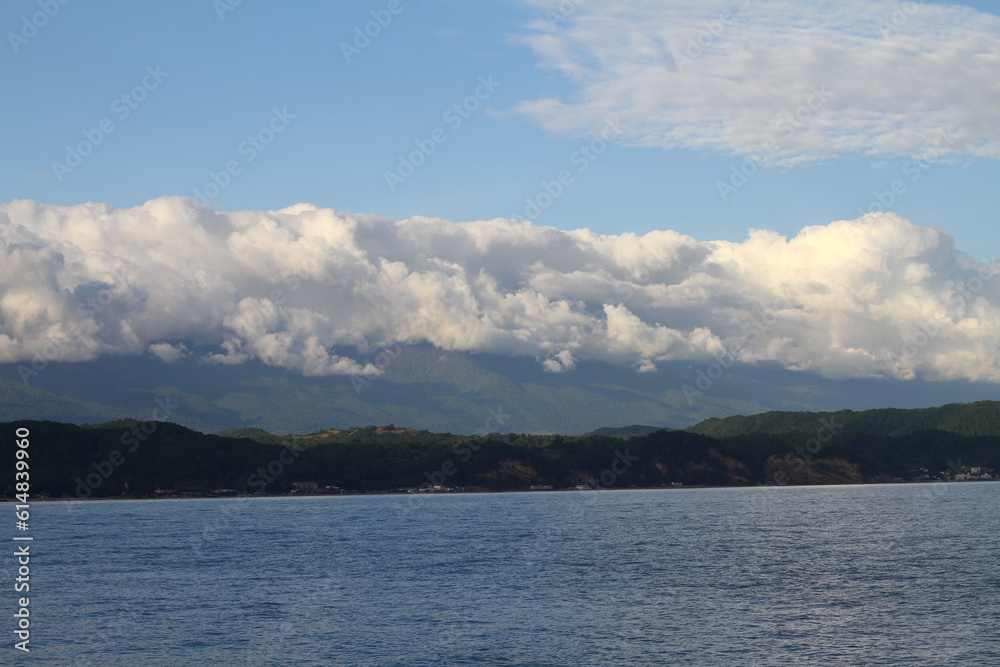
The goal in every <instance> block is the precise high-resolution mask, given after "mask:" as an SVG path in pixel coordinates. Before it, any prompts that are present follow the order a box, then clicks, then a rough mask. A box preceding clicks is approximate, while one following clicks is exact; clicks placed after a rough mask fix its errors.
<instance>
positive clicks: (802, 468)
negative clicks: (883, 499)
mask: <svg viewBox="0 0 1000 667" xmlns="http://www.w3.org/2000/svg"><path fill="white" fill-rule="evenodd" d="M762 472H763V475H764V482H765V483H774V484H869V483H882V482H898V481H901V480H900V479H898V478H895V477H890V476H889V475H884V474H876V475H872V474H865V473H863V472H862V471H861V469H860V467H859V466H858V464H856V463H851V462H850V461H847V460H845V459H842V458H816V459H810V460H808V461H806V460H804V459H801V458H797V459H795V460H793V461H791V462H785V460H784V459H782V458H781V457H780V456H778V455H776V454H773V455H771V456H770V457H768V459H767V460H766V461H765V462H764V466H763V471H762Z"/></svg>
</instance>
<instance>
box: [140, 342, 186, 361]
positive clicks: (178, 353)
mask: <svg viewBox="0 0 1000 667" xmlns="http://www.w3.org/2000/svg"><path fill="white" fill-rule="evenodd" d="M149 351H150V352H152V353H153V354H154V355H155V356H156V358H157V359H159V360H160V361H162V362H163V363H165V364H172V363H174V362H176V361H180V360H181V359H183V358H184V357H186V356H188V355H189V354H191V351H190V350H188V349H187V347H186V346H185V345H184V344H183V343H179V344H177V345H171V344H170V343H153V344H152V345H150V346H149Z"/></svg>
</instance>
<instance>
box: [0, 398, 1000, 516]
mask: <svg viewBox="0 0 1000 667" xmlns="http://www.w3.org/2000/svg"><path fill="white" fill-rule="evenodd" d="M840 414H841V413H833V416H822V415H818V414H816V413H810V415H809V419H800V420H798V421H795V422H794V423H795V424H796V425H797V428H798V429H799V430H798V431H796V432H781V433H763V432H755V433H747V434H743V435H737V436H732V437H725V438H718V437H709V436H706V435H701V434H697V433H691V432H687V431H683V430H674V431H667V430H659V431H655V432H653V433H648V434H645V435H634V436H633V437H621V436H617V437H616V436H610V435H589V436H572V437H570V436H558V435H524V434H499V433H497V434H492V435H489V436H484V437H473V436H460V435H453V434H450V433H431V432H428V431H418V430H413V429H407V428H400V427H396V426H394V425H392V424H390V425H387V426H379V427H374V426H372V427H365V428H353V429H333V430H326V431H321V432H318V433H313V434H310V435H304V436H289V435H283V436H282V435H272V434H270V433H267V432H264V431H261V430H259V429H248V430H243V431H233V432H228V433H225V434H220V435H206V434H204V433H199V432H197V431H193V430H190V429H187V428H184V427H182V426H178V425H177V424H171V423H164V422H151V421H146V422H138V421H134V420H122V421H118V422H110V423H106V424H99V425H95V426H76V425H72V424H63V423H58V422H42V421H19V422H13V423H6V424H0V433H4V434H6V435H5V436H4V437H2V438H0V457H4V460H7V461H11V462H13V461H15V460H18V459H16V454H15V450H17V449H18V445H17V444H16V443H17V440H18V438H15V433H16V432H17V431H18V429H22V431H21V432H22V433H23V429H27V430H28V431H29V432H30V434H29V436H28V440H29V442H30V444H29V445H28V446H27V448H26V451H27V453H28V458H22V459H21V460H22V461H26V462H27V463H28V465H29V471H28V472H29V474H30V485H31V487H30V488H31V494H32V497H38V496H39V495H48V496H50V497H55V498H61V497H62V498H81V499H83V498H101V497H152V496H171V495H234V494H248V495H251V494H257V493H288V492H327V493H335V492H376V491H379V492H381V491H400V490H411V491H416V490H437V491H441V490H449V489H460V490H469V491H472V490H514V489H531V488H536V489H549V488H551V489H567V488H580V487H583V488H631V487H676V486H690V485H721V486H726V485H755V484H843V483H863V482H896V481H921V480H923V481H927V480H936V479H941V480H949V479H956V480H962V479H983V480H986V479H993V478H995V477H996V476H997V470H1000V435H989V436H982V435H980V436H969V435H961V434H957V433H949V432H946V431H943V430H924V431H917V432H911V433H908V434H905V435H895V436H893V435H873V434H866V433H859V432H857V431H848V430H846V428H845V429H844V430H840V429H838V428H836V425H837V424H839V420H840ZM831 426H832V427H833V428H831ZM18 437H19V438H20V437H21V436H18ZM23 468H24V466H22V470H21V471H20V472H24V470H23ZM15 473H16V468H15V466H13V465H9V466H5V467H4V471H3V474H2V477H0V491H2V492H3V497H5V498H8V499H9V498H12V497H13V496H14V493H15V491H16V490H17V487H16V486H15V484H16V482H17V481H19V480H23V479H24V477H23V476H22V477H21V478H19V480H15Z"/></svg>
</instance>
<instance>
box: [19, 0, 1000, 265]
mask: <svg viewBox="0 0 1000 667" xmlns="http://www.w3.org/2000/svg"><path fill="white" fill-rule="evenodd" d="M50 4H51V3H50ZM391 4H392V7H391V8H390V3H389V2H388V1H387V0H386V1H375V2H349V3H347V2H308V1H302V2H296V3H291V4H290V3H278V2H266V1H264V0H245V1H243V2H237V0H219V2H212V1H211V0H191V1H185V0H180V1H173V2H150V3H132V2H115V1H109V2H101V3H83V2H77V1H75V0H73V1H70V2H67V3H66V4H62V3H60V2H58V1H57V2H56V3H55V4H53V5H52V6H51V7H48V11H49V13H53V14H54V15H53V16H52V17H51V18H48V17H47V16H41V17H40V18H39V17H36V15H37V13H38V12H40V11H43V9H44V8H45V7H47V6H48V5H47V4H46V3H45V2H44V1H43V2H39V1H38V0H36V1H35V2H28V1H11V2H5V3H3V5H2V6H0V28H2V31H3V34H4V37H5V39H4V40H3V44H2V45H0V46H2V48H0V85H2V89H3V90H4V91H7V92H8V94H5V95H4V96H3V97H2V99H0V155H2V158H3V159H2V160H0V170H2V171H0V201H11V200H13V199H18V198H28V199H32V200H34V201H37V202H40V203H47V204H58V205H74V204H80V203H83V202H87V201H94V202H106V203H109V204H111V205H114V206H118V207H131V206H135V205H138V204H141V203H143V202H145V201H147V200H149V199H153V198H156V197H160V196H165V195H182V196H190V197H200V198H204V199H206V200H210V205H211V206H212V207H214V208H216V209H218V210H248V209H262V210H274V209H280V208H284V207H286V206H290V205H293V204H296V203H300V202H307V203H311V204H314V205H317V206H322V207H329V208H333V209H335V210H338V211H346V212H354V213H365V214H374V215H380V216H385V217H388V218H391V219H394V220H402V219H405V218H408V217H410V216H414V215H423V216H432V217H441V218H444V219H448V220H453V221H469V220H485V219H492V218H496V217H505V218H509V217H518V218H521V219H529V220H532V221H533V222H535V223H537V224H541V225H551V226H555V227H557V228H559V229H563V230H572V229H579V228H589V229H591V230H593V231H595V232H598V233H601V234H619V233H623V232H635V233H639V234H642V233H646V232H648V231H651V230H664V229H671V230H676V231H678V232H681V233H682V234H687V235H690V236H692V237H694V238H696V239H699V240H703V241H708V240H729V241H742V240H744V239H745V238H746V237H747V232H748V230H749V229H751V228H755V229H768V230H773V231H777V232H778V233H780V234H783V235H786V236H789V237H791V236H794V235H795V234H796V233H797V232H798V231H799V230H800V229H801V228H803V227H805V226H808V225H815V224H826V223H829V222H832V221H836V220H844V219H854V218H857V217H858V216H859V215H860V213H862V212H866V211H868V210H872V209H873V208H881V207H883V203H888V204H889V205H888V206H886V207H885V208H888V209H889V210H892V211H894V212H896V213H899V214H900V215H902V216H903V217H905V218H907V219H909V220H911V221H913V222H914V223H915V224H918V225H921V226H934V227H939V228H942V229H945V230H947V231H949V232H950V233H951V234H953V235H954V237H955V239H956V244H957V246H958V248H959V249H960V250H962V251H964V252H967V253H970V254H973V255H975V256H977V257H978V258H991V257H993V256H994V255H995V254H996V253H997V252H998V251H1000V242H998V241H997V239H996V234H995V233H994V229H995V228H996V223H997V217H996V211H997V210H1000V206H998V204H1000V195H998V189H997V188H996V187H995V186H994V184H995V183H997V182H998V180H1000V167H998V164H997V160H996V158H997V156H998V155H1000V147H998V143H997V130H996V127H997V125H996V123H995V109H996V108H997V106H998V105H997V102H998V101H1000V76H997V65H998V62H997V44H998V41H997V40H998V39H1000V27H998V19H997V16H996V14H997V13H998V11H1000V6H998V5H1000V3H997V2H989V1H987V2H979V3H968V4H959V3H943V4H934V3H895V2H846V3H845V2H837V3H822V2H820V3H791V2H764V1H757V0H736V1H732V2H731V1H729V0H724V1H722V2H698V3H683V2H678V3H662V2H633V3H625V4H621V3H609V2H598V1H597V0H588V1H583V0H576V1H574V0H565V1H563V2H544V1H529V2H518V1H514V0H504V1H489V0H480V1H477V2H458V1H444V0H441V1H431V0H425V1H422V2H420V3H416V2H406V1H404V0H400V1H399V2H398V3H391ZM53 8H55V9H53ZM390 9H392V10H395V13H394V12H393V11H390ZM373 12H374V14H373ZM33 18H34V22H35V23H38V24H42V27H41V28H37V29H36V28H35V26H32V25H31V24H30V23H31V21H32V19H33ZM379 18H381V20H382V22H383V23H385V25H384V26H382V25H380V24H378V23H377V19H379ZM26 20H27V21H28V22H29V23H28V24H26V23H25V21H26ZM372 21H376V23H372ZM366 29H367V30H368V32H369V33H371V34H373V35H374V37H368V36H367V35H365V34H364V31H365V30H366ZM25 35H28V37H25ZM691 56H694V57H691ZM678 64H679V66H678ZM147 68H150V69H147ZM150 71H153V72H157V73H159V75H158V76H155V77H154V76H150V74H149V72H150ZM481 80H485V81H487V82H488V83H489V85H483V84H482V83H480V81H481ZM137 87H138V88H137ZM814 88H815V89H817V90H820V91H821V94H820V95H819V96H815V95H814V96H813V97H812V98H811V97H810V95H811V94H812V93H811V92H810V91H812V90H813V89H814ZM477 92H478V94H479V97H480V98H482V99H478V98H477V97H476V95H477ZM824 94H826V95H828V99H825V100H820V99H819V98H820V97H823V96H824ZM122 96H125V98H124V100H123V98H122ZM140 98H141V99H140ZM810 103H812V104H813V105H814V106H815V107H816V108H815V109H809V108H808V104H810ZM456 104H457V105H465V106H464V107H461V106H460V109H459V111H456V110H455V109H454V108H453V105H456ZM803 105H807V106H806V108H805V112H804V113H801V114H800V115H801V118H800V119H799V121H794V124H796V125H801V127H793V126H792V124H788V123H786V124H785V125H784V126H781V127H780V128H779V127H777V123H778V122H779V121H780V118H782V117H783V116H786V115H787V114H789V113H791V114H794V113H796V111H798V110H799V109H800V108H802V107H803ZM133 107H134V108H133ZM275 110H277V111H278V113H279V114H284V115H283V116H282V117H281V120H279V121H277V122H276V123H275V124H276V125H281V124H285V123H286V124H287V126H286V127H285V126H283V127H282V129H281V131H280V132H276V133H273V134H272V133H269V132H268V129H269V128H268V124H269V123H271V122H272V119H273V118H274V117H275ZM126 114H127V115H126ZM616 117H617V118H618V119H619V122H620V127H617V128H613V127H608V126H606V124H607V123H608V122H612V121H613V120H614V118H616ZM793 118H794V117H793ZM105 119H107V120H108V121H110V123H111V125H107V124H106V125H105V128H106V129H110V131H109V132H104V131H101V129H100V125H101V121H102V120H105ZM949 127H951V128H952V129H951V130H949V131H953V132H957V133H959V136H958V137H956V138H954V139H953V140H952V143H947V144H946V145H945V146H944V149H945V150H943V151H940V153H939V152H937V151H935V150H934V148H935V146H934V143H933V141H934V139H935V138H936V137H938V136H940V135H939V134H936V133H940V132H941V131H945V130H948V128H949ZM435 130H438V131H439V132H438V133H437V134H436V135H435ZM88 132H89V135H88V134H86V133H88ZM261 132H263V136H262V137H260V138H259V139H260V140H259V141H258V142H257V144H258V146H259V147H260V149H258V148H257V147H255V146H253V145H249V144H247V143H245V142H246V141H247V138H248V137H251V136H256V135H258V134H260V133H261ZM602 132H604V133H606V135H607V136H606V137H605V138H607V139H608V141H606V142H605V141H602V137H601V133H602ZM88 136H89V137H90V139H88ZM435 137H436V138H437V139H439V140H440V141H439V142H438V141H435V140H434V139H435ZM768 138H772V139H774V140H776V141H777V142H778V143H782V146H781V147H780V148H777V147H772V148H773V150H768V148H767V146H766V140H767V139H768ZM267 139H271V141H270V143H266V144H265V143H263V140H267ZM81 142H83V144H84V145H83V147H82V150H85V151H90V152H89V154H88V155H86V156H81V157H80V158H79V160H80V162H79V165H78V166H77V167H75V168H73V167H68V164H71V163H67V160H74V159H75V158H74V156H73V155H72V153H73V148H74V147H77V146H78V145H79V144H80V143H81ZM591 142H594V146H593V149H594V150H593V151H590V152H587V151H586V149H587V148H588V147H590V144H591ZM92 144H93V145H92ZM420 144H422V145H423V146H424V147H425V150H424V151H423V153H425V154H421V153H420V152H419V151H420ZM241 146H242V147H243V151H242V152H241V150H240V148H241ZM428 146H430V150H432V151H433V152H432V153H431V154H429V155H426V153H427V152H429V151H428V149H427V147H428ZM775 146H776V144H775ZM581 147H582V148H581ZM413 151H418V153H417V154H416V156H415V159H413V160H412V161H411V160H410V155H411V153H413ZM597 151H600V152H599V153H598V152H597ZM922 155H927V156H929V157H930V159H929V160H925V161H919V162H916V163H915V162H914V160H920V157H921V156H922ZM401 157H402V162H401ZM748 157H751V158H753V157H755V158H757V159H758V160H759V161H760V164H763V165H764V166H759V164H758V163H755V162H753V161H751V162H746V161H745V160H746V159H747V158H748ZM251 158H252V159H251ZM233 161H235V162H236V163H237V164H236V165H235V167H236V169H238V171H239V173H238V174H233V175H230V174H226V173H225V171H226V166H227V164H229V163H231V162H233ZM414 162H419V163H420V164H419V165H417V166H415V167H413V163H414ZM59 164H63V165H67V168H68V171H67V170H66V169H62V168H60V167H59V166H58V165H59ZM410 167H413V173H412V174H410V173H409V168H410ZM740 168H743V170H744V174H739V173H738V171H737V172H734V169H736V170H739V169H740ZM236 169H234V171H235V170H236ZM393 172H395V174H396V176H397V177H398V178H394V177H393V176H387V173H388V174H392V173H393ZM566 172H569V173H568V178H567V179H564V180H567V181H570V182H569V183H568V184H561V183H559V175H560V174H561V173H562V174H564V175H566ZM746 172H751V174H750V175H749V176H746V175H745V173H746ZM213 173H214V174H216V175H217V178H216V181H218V182H222V183H225V185H224V187H218V188H216V186H217V183H216V182H213V179H212V174H213ZM400 174H402V176H400ZM227 176H228V177H229V178H228V180H227ZM570 179H571V180H570ZM744 179H745V182H743V180H744ZM896 182H898V187H897V191H898V194H897V193H893V192H892V185H893V184H894V183H896ZM546 183H548V184H549V186H550V188H549V190H550V191H554V190H556V189H557V188H558V187H559V186H560V185H562V188H561V190H560V191H559V195H558V196H557V197H556V198H555V199H554V200H553V201H550V198H549V197H548V196H547V195H548V194H549V192H548V191H547V190H546V188H545V185H546ZM734 184H736V185H738V187H735V189H734V190H730V189H729V187H734ZM206 186H207V187H208V192H207V193H206V191H205V188H206ZM890 202H891V203H890Z"/></svg>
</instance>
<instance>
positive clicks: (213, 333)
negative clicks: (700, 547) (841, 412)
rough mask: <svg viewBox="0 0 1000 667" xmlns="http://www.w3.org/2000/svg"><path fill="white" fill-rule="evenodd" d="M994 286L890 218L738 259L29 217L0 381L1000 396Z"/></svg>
mask: <svg viewBox="0 0 1000 667" xmlns="http://www.w3.org/2000/svg"><path fill="white" fill-rule="evenodd" d="M995 272H1000V264H997V263H994V262H984V263H979V262H976V261H974V260H972V259H971V258H969V257H966V256H964V255H962V254H961V253H958V252H956V251H955V249H954V246H953V239H952V237H951V236H950V235H949V234H947V233H945V232H942V231H940V230H937V229H931V228H921V227H918V226H915V225H913V224H911V223H910V222H908V221H906V220H904V219H902V218H900V217H898V216H896V215H893V214H883V213H874V214H869V215H867V216H865V217H863V218H861V219H858V220H853V221H838V222H832V223H830V224H829V225H825V226H816V227H807V228H805V229H803V230H802V231H801V232H800V233H799V234H798V236H796V237H795V238H792V239H786V238H784V237H782V236H779V235H777V234H775V233H773V232H768V231H753V232H751V233H750V235H749V237H748V238H747V239H746V241H744V242H742V243H732V242H723V241H708V242H701V241H697V240H695V239H693V238H690V237H687V236H683V235H681V234H678V233H676V232H673V231H656V232H651V233H649V234H646V235H644V236H637V235H635V234H622V235H620V236H601V235H598V234H595V233H593V232H591V231H589V230H586V229H583V230H576V231H561V230H558V229H554V228H551V227H539V226H535V225H532V224H530V223H525V222H517V221H512V220H503V219H498V220H490V221H474V222H463V223H454V222H448V221H446V220H441V219H434V218H422V217H418V218H411V219H408V220H403V221H399V222H394V221H391V220H388V219H384V218H379V217H375V216H370V215H355V214H346V213H339V212H336V211H333V210H330V209H323V208H317V207H314V206H311V205H307V204H299V205H296V206H292V207H290V208H286V209H283V210H280V211H239V212H231V213H223V212H215V211H208V210H203V209H200V208H198V207H197V206H196V205H195V203H194V202H193V201H192V200H190V199H186V198H182V197H164V198H160V199H155V200H151V201H149V202H147V203H145V204H144V205H142V206H138V207H135V208H131V209H116V208H113V207H111V206H108V205H105V204H93V203H88V204H81V205H78V206H70V207H59V206H47V205H39V204H36V203H34V202H32V201H29V200H16V201H14V202H12V203H9V204H5V205H0V362H2V363H14V362H18V363H22V364H28V365H31V364H35V365H37V364H39V363H41V362H45V361H55V360H59V361H82V360H89V359H94V358H96V357H98V356H101V355H109V354H147V355H149V354H152V355H155V356H156V357H158V358H160V359H161V360H163V361H164V362H165V363H173V362H178V361H180V360H182V359H187V360H188V362H190V361H191V358H192V355H197V357H196V358H198V359H200V360H201V361H202V362H206V363H219V364H224V363H242V362H245V361H247V360H251V359H256V360H260V361H261V362H263V363H265V364H268V365H272V366H277V367H283V368H287V369H292V370H295V371H298V372H300V373H302V374H305V375H336V374H355V373H360V374H375V373H378V372H379V369H378V368H377V367H376V365H374V364H373V363H371V362H369V361H366V360H365V359H367V358H374V357H375V353H377V351H378V350H379V349H381V348H382V347H383V346H389V345H393V344H395V343H400V344H408V343H430V344H432V345H434V346H436V347H438V348H441V349H447V350H461V351H480V352H489V353H499V354H509V355H529V356H533V357H535V358H537V359H538V361H539V364H540V367H541V368H542V369H543V370H544V371H547V372H557V373H571V372H573V370H574V368H575V367H576V365H577V363H579V362H580V361H584V360H595V359H597V360H606V361H611V362H616V363H623V364H632V365H634V367H635V368H636V370H637V371H640V372H651V371H655V370H656V368H657V364H658V363H659V362H662V361H666V360H691V361H692V363H695V362H703V361H706V360H707V361H711V360H712V359H713V358H715V359H718V360H721V361H724V362H726V363H729V362H731V361H733V360H739V361H741V362H747V363H757V362H764V361H768V362H777V363H780V364H782V365H783V366H785V367H787V368H791V369H798V370H806V371H814V372H816V373H820V374H822V375H824V376H826V377H832V378H857V377H879V376H883V377H896V378H904V379H909V378H914V377H918V376H919V377H922V378H927V379H968V380H980V381H989V382H1000V347H998V345H1000V280H994V276H995ZM338 348H344V349H347V350H350V353H351V354H338V352H337V350H338ZM195 350H197V352H195ZM205 350H209V352H207V353H206V352H205ZM358 350H360V352H358ZM351 355H353V357H352V356H351Z"/></svg>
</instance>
